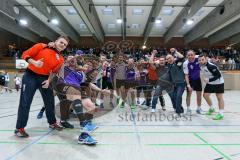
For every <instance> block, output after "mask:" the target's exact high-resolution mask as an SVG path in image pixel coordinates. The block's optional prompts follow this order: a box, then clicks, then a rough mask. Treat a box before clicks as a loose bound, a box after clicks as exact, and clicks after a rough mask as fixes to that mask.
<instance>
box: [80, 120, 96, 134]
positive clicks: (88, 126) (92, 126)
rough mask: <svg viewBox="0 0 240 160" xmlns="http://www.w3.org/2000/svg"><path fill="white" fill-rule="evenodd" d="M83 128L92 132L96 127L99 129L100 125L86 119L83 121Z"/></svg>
mask: <svg viewBox="0 0 240 160" xmlns="http://www.w3.org/2000/svg"><path fill="white" fill-rule="evenodd" d="M81 128H82V130H84V131H85V132H92V131H94V130H95V129H97V128H98V126H97V125H95V124H92V122H90V121H88V122H87V121H85V122H83V123H82V124H81Z"/></svg>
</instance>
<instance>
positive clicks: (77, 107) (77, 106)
mask: <svg viewBox="0 0 240 160" xmlns="http://www.w3.org/2000/svg"><path fill="white" fill-rule="evenodd" d="M72 106H73V110H74V112H75V113H76V114H77V115H78V114H82V113H83V106H82V101H81V100H80V99H76V100H74V101H73V103H72Z"/></svg>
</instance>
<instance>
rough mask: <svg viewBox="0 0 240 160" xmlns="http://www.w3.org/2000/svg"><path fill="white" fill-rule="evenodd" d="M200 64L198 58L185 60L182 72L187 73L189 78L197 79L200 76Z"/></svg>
mask: <svg viewBox="0 0 240 160" xmlns="http://www.w3.org/2000/svg"><path fill="white" fill-rule="evenodd" d="M200 70H201V69H200V66H199V63H198V58H195V60H194V62H189V61H188V60H186V61H185V62H184V64H183V71H184V74H188V76H189V80H197V79H199V78H200Z"/></svg>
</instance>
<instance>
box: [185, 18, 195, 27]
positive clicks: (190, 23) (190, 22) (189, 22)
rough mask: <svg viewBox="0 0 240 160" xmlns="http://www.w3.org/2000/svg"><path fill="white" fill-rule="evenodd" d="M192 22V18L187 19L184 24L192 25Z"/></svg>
mask: <svg viewBox="0 0 240 160" xmlns="http://www.w3.org/2000/svg"><path fill="white" fill-rule="evenodd" d="M193 23H194V20H193V19H188V20H187V22H186V24H187V25H189V26H190V25H192V24H193Z"/></svg>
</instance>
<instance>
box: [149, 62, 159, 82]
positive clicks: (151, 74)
mask: <svg viewBox="0 0 240 160" xmlns="http://www.w3.org/2000/svg"><path fill="white" fill-rule="evenodd" d="M147 69H148V79H150V80H153V81H156V80H157V79H158V77H157V72H156V70H155V69H153V68H152V66H151V65H149V66H148V68H147Z"/></svg>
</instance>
